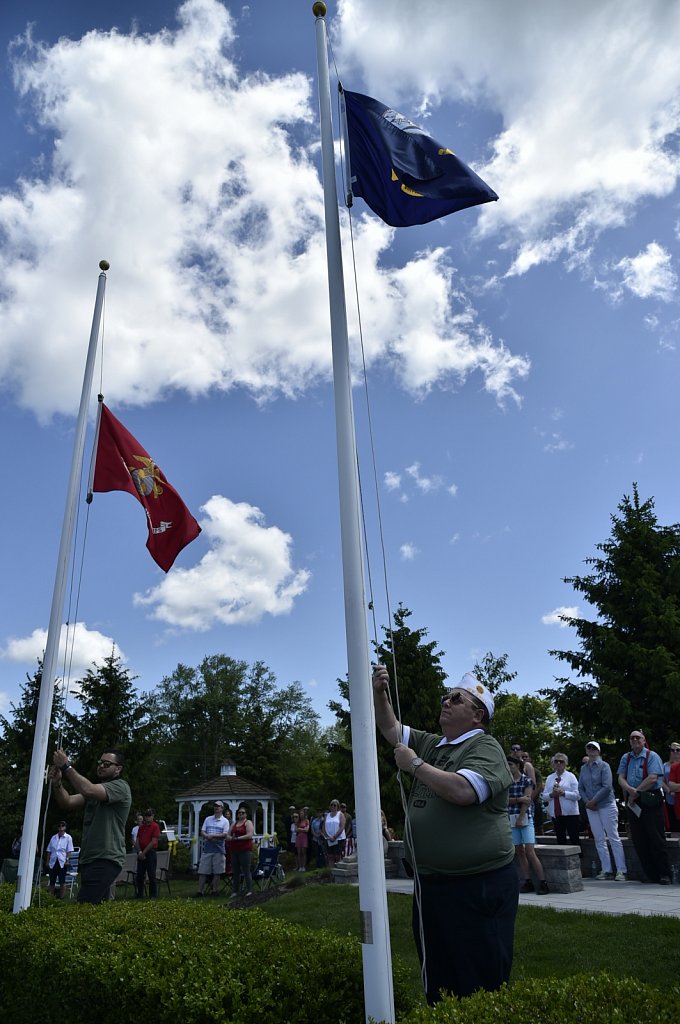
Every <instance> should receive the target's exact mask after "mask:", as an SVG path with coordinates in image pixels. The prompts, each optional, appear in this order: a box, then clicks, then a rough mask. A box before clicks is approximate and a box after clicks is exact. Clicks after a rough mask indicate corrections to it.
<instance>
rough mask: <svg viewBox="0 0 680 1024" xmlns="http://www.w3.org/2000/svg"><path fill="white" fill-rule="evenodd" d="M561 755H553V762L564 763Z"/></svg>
mask: <svg viewBox="0 0 680 1024" xmlns="http://www.w3.org/2000/svg"><path fill="white" fill-rule="evenodd" d="M566 763H567V762H566V761H565V760H564V758H563V757H553V764H566Z"/></svg>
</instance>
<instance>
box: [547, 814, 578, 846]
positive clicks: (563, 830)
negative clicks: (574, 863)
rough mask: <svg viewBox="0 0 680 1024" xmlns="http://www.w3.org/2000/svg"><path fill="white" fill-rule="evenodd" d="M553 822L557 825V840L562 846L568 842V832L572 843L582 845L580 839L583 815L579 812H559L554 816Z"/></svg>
mask: <svg viewBox="0 0 680 1024" xmlns="http://www.w3.org/2000/svg"><path fill="white" fill-rule="evenodd" d="M553 823H554V825H555V835H556V836H557V842H558V843H559V844H560V846H564V845H565V844H566V842H567V833H569V842H570V843H572V845H573V846H580V845H581V842H580V839H579V832H580V830H581V816H580V815H579V814H558V815H557V817H555V818H553Z"/></svg>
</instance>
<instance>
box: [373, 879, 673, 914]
mask: <svg viewBox="0 0 680 1024" xmlns="http://www.w3.org/2000/svg"><path fill="white" fill-rule="evenodd" d="M387 891H388V892H402V893H407V894H409V895H410V894H412V893H413V882H412V881H411V880H410V879H408V878H388V879H387ZM519 903H520V906H521V907H553V908H554V909H555V910H584V911H587V912H588V913H590V914H643V915H644V916H649V915H651V914H664V915H666V916H668V917H677V918H680V885H651V884H644V883H642V882H598V881H596V880H595V879H594V878H584V879H583V891H582V892H567V893H549V894H548V895H547V896H536V894H535V893H522V894H521V895H520V897H519Z"/></svg>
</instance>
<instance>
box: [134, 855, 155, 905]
mask: <svg viewBox="0 0 680 1024" xmlns="http://www.w3.org/2000/svg"><path fill="white" fill-rule="evenodd" d="M147 877H148V879H149V896H150V897H151V899H155V898H156V896H158V883H157V882H156V851H155V850H149V851H148V852H147V853H145V855H144V857H143V858H140V856H139V854H138V855H137V885H136V888H137V898H138V899H140V900H141V899H143V898H144V880H145V878H147Z"/></svg>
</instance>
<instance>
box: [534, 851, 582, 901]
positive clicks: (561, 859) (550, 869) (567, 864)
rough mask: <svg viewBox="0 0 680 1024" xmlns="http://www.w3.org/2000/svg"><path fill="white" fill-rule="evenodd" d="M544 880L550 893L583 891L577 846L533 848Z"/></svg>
mask: <svg viewBox="0 0 680 1024" xmlns="http://www.w3.org/2000/svg"><path fill="white" fill-rule="evenodd" d="M534 849H535V850H536V855H537V856H538V859H539V860H540V862H541V866H542V868H543V872H544V874H545V880H546V882H547V883H548V888H549V889H550V891H551V892H580V891H581V890H582V889H583V878H582V876H581V859H580V856H579V854H580V852H581V851H580V849H579V847H578V846H558V845H557V844H553V845H550V846H535V847H534Z"/></svg>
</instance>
